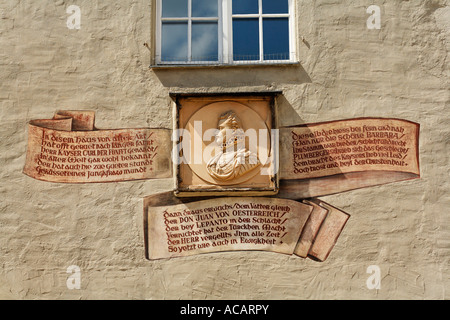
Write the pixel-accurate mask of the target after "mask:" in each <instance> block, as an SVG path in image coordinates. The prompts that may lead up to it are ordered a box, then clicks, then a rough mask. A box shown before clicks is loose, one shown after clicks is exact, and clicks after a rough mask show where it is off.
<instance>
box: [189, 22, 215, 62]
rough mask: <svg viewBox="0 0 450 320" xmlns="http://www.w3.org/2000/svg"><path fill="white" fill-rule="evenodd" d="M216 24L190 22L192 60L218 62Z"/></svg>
mask: <svg viewBox="0 0 450 320" xmlns="http://www.w3.org/2000/svg"><path fill="white" fill-rule="evenodd" d="M217 34H218V27H217V22H192V60H193V61H218V60H219V57H218V37H217Z"/></svg>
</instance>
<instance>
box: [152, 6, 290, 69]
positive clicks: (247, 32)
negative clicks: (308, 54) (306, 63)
mask: <svg viewBox="0 0 450 320" xmlns="http://www.w3.org/2000/svg"><path fill="white" fill-rule="evenodd" d="M293 1H294V0H157V28H156V30H157V36H156V42H157V43H156V63H157V64H243V63H278V62H294V61H295V49H294V48H295V45H294V39H295V37H294V31H293V30H294V18H293Z"/></svg>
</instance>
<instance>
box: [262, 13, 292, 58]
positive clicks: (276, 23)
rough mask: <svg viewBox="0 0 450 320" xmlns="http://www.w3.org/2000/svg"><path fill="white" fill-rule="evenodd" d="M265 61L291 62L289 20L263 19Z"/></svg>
mask: <svg viewBox="0 0 450 320" xmlns="http://www.w3.org/2000/svg"><path fill="white" fill-rule="evenodd" d="M263 44H264V60H289V19H288V18H266V19H263Z"/></svg>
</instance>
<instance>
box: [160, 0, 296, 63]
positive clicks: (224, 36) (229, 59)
mask: <svg viewBox="0 0 450 320" xmlns="http://www.w3.org/2000/svg"><path fill="white" fill-rule="evenodd" d="M216 1H218V18H208V17H206V18H203V17H201V18H200V17H199V18H193V17H191V8H192V0H188V17H183V18H163V17H162V0H156V40H155V41H156V50H155V53H156V57H155V62H156V64H157V65H242V64H244V65H248V64H283V63H286V64H287V63H295V62H296V59H297V57H296V32H295V8H294V2H295V0H288V5H289V12H288V13H283V14H263V13H262V0H258V5H259V12H258V13H256V14H233V10H232V0H216ZM237 1H239V0H237ZM233 18H258V19H259V55H260V58H259V60H236V61H234V60H233ZM264 18H288V19H289V51H290V52H289V59H284V60H264V42H263V37H264V36H263V19H264ZM163 21H187V22H188V59H187V60H186V61H184V60H183V61H162V60H161V46H162V43H161V41H162V35H161V32H162V23H163ZM193 21H217V23H218V28H217V29H218V35H217V37H218V61H192V46H191V42H192V34H191V30H192V22H193Z"/></svg>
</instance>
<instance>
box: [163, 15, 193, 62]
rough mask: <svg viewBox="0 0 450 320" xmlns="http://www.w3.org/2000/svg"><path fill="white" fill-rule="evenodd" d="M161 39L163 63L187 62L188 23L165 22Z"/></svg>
mask: <svg viewBox="0 0 450 320" xmlns="http://www.w3.org/2000/svg"><path fill="white" fill-rule="evenodd" d="M161 37H162V39H161V46H162V48H161V60H162V61H187V57H188V24H187V22H164V23H163V24H162V30H161Z"/></svg>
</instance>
